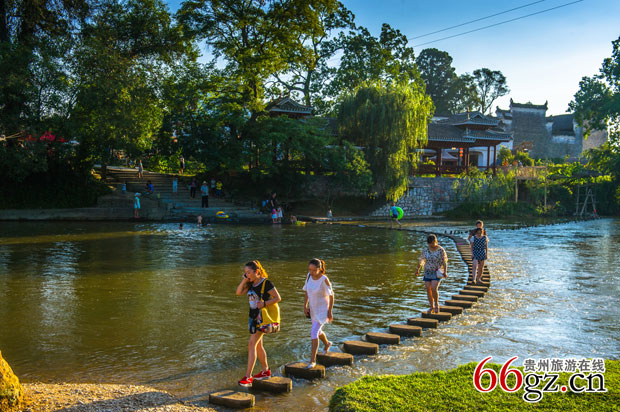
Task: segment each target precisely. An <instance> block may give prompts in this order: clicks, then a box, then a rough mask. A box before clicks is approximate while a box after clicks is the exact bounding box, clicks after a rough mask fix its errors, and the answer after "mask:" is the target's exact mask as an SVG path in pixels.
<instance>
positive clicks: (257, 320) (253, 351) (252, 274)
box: [236, 260, 281, 387]
mask: <svg viewBox="0 0 620 412" xmlns="http://www.w3.org/2000/svg"><path fill="white" fill-rule="evenodd" d="M267 276H268V275H267V272H266V271H265V269H263V267H262V265H261V264H260V262H259V261H258V260H253V261H251V262H248V263H246V264H245V269H244V274H243V279H242V280H241V283H239V286H237V292H236V294H237V296H241V295H245V294H247V296H248V298H249V299H250V319H249V321H248V329H249V331H250V340H249V342H248V368H247V370H246V373H245V376H244V377H243V379H241V380H240V381H239V385H241V386H246V387H249V386H252V382H253V381H254V379H257V380H261V379H267V378H270V377H271V371H270V370H269V365H268V364H267V352H265V348H264V347H263V335H264V334H265V333H272V332H277V331H278V330H279V329H280V324H279V323H277V322H274V323H269V324H266V325H265V324H263V320H262V315H261V309H262V308H264V307H266V306H269V305H275V304H276V303H278V302H280V300H281V299H280V294H279V293H278V291H277V290H276V288H275V286H274V285H273V283H271V281H270V280H268V279H267ZM278 318H279V316H278ZM257 356H258V361H259V362H260V364H261V367H262V369H261V372H260V373H258V374H256V375H254V376H252V371H253V370H254V365H255V364H256V357H257Z"/></svg>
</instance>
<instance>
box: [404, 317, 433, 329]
mask: <svg viewBox="0 0 620 412" xmlns="http://www.w3.org/2000/svg"><path fill="white" fill-rule="evenodd" d="M407 324H408V325H411V326H419V327H421V328H433V329H436V328H437V325H438V324H439V321H438V320H437V319H429V318H409V319H407Z"/></svg>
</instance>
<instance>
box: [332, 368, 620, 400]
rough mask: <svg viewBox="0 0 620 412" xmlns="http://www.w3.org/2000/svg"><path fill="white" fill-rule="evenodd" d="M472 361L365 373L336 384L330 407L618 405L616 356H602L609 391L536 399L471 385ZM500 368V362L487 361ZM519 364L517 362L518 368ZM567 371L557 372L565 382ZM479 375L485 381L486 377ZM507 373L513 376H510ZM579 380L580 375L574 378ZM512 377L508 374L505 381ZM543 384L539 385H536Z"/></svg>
mask: <svg viewBox="0 0 620 412" xmlns="http://www.w3.org/2000/svg"><path fill="white" fill-rule="evenodd" d="M475 367H476V364H475V363H468V364H466V365H462V366H460V367H458V368H456V369H452V370H450V371H437V372H432V373H426V372H418V373H414V374H412V375H403V376H394V375H383V376H366V377H364V378H362V379H360V380H358V381H356V382H353V383H351V384H349V385H346V386H343V387H342V388H340V389H338V390H337V391H336V392H335V393H334V395H333V397H332V399H331V402H330V407H329V410H330V412H353V411H355V412H366V411H368V412H370V411H372V412H391V411H399V412H400V411H457V410H462V411H472V410H478V411H494V412H498V411H515V410H536V411H617V410H618V405H620V361H618V360H616V361H610V360H607V361H605V367H606V372H605V373H604V376H605V385H606V388H607V393H592V394H575V393H571V392H567V393H561V392H558V393H545V394H544V397H543V399H542V400H540V402H538V403H533V404H528V403H526V402H525V401H524V400H523V398H522V396H523V389H520V390H519V391H517V392H516V393H506V392H504V391H502V390H501V389H500V388H499V386H498V387H497V388H496V389H495V390H493V391H492V392H490V393H480V392H478V391H477V390H476V389H475V388H474V386H473V374H474V369H475ZM486 367H492V368H493V369H495V370H496V371H497V372H498V373H499V370H500V368H501V365H490V364H487V365H486ZM519 369H521V368H519ZM569 376H570V374H568V373H563V374H561V375H560V379H559V380H558V384H559V385H560V386H562V385H565V384H566V383H567V381H568V378H569ZM486 377H487V376H486V375H485V377H484V378H483V384H488V380H487V381H485V380H484V379H485V378H486ZM509 378H513V377H512V376H510V377H509ZM578 382H579V383H582V382H583V381H578ZM511 383H512V382H511V381H510V379H509V384H511ZM542 386H544V384H541V385H539V389H540V388H542Z"/></svg>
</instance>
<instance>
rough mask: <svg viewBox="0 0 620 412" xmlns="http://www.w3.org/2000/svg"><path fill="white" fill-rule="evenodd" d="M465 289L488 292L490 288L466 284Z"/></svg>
mask: <svg viewBox="0 0 620 412" xmlns="http://www.w3.org/2000/svg"><path fill="white" fill-rule="evenodd" d="M463 289H466V290H480V291H482V292H487V291H488V290H489V287H488V286H479V285H465V286H464V287H463Z"/></svg>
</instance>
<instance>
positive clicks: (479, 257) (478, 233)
mask: <svg viewBox="0 0 620 412" xmlns="http://www.w3.org/2000/svg"><path fill="white" fill-rule="evenodd" d="M482 231H483V229H482V228H477V229H476V230H475V231H474V237H473V238H472V241H471V254H472V281H473V283H474V284H475V285H480V284H482V270H483V268H484V262H485V261H486V260H487V249H488V245H489V238H488V237H486V236H483V234H482Z"/></svg>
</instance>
